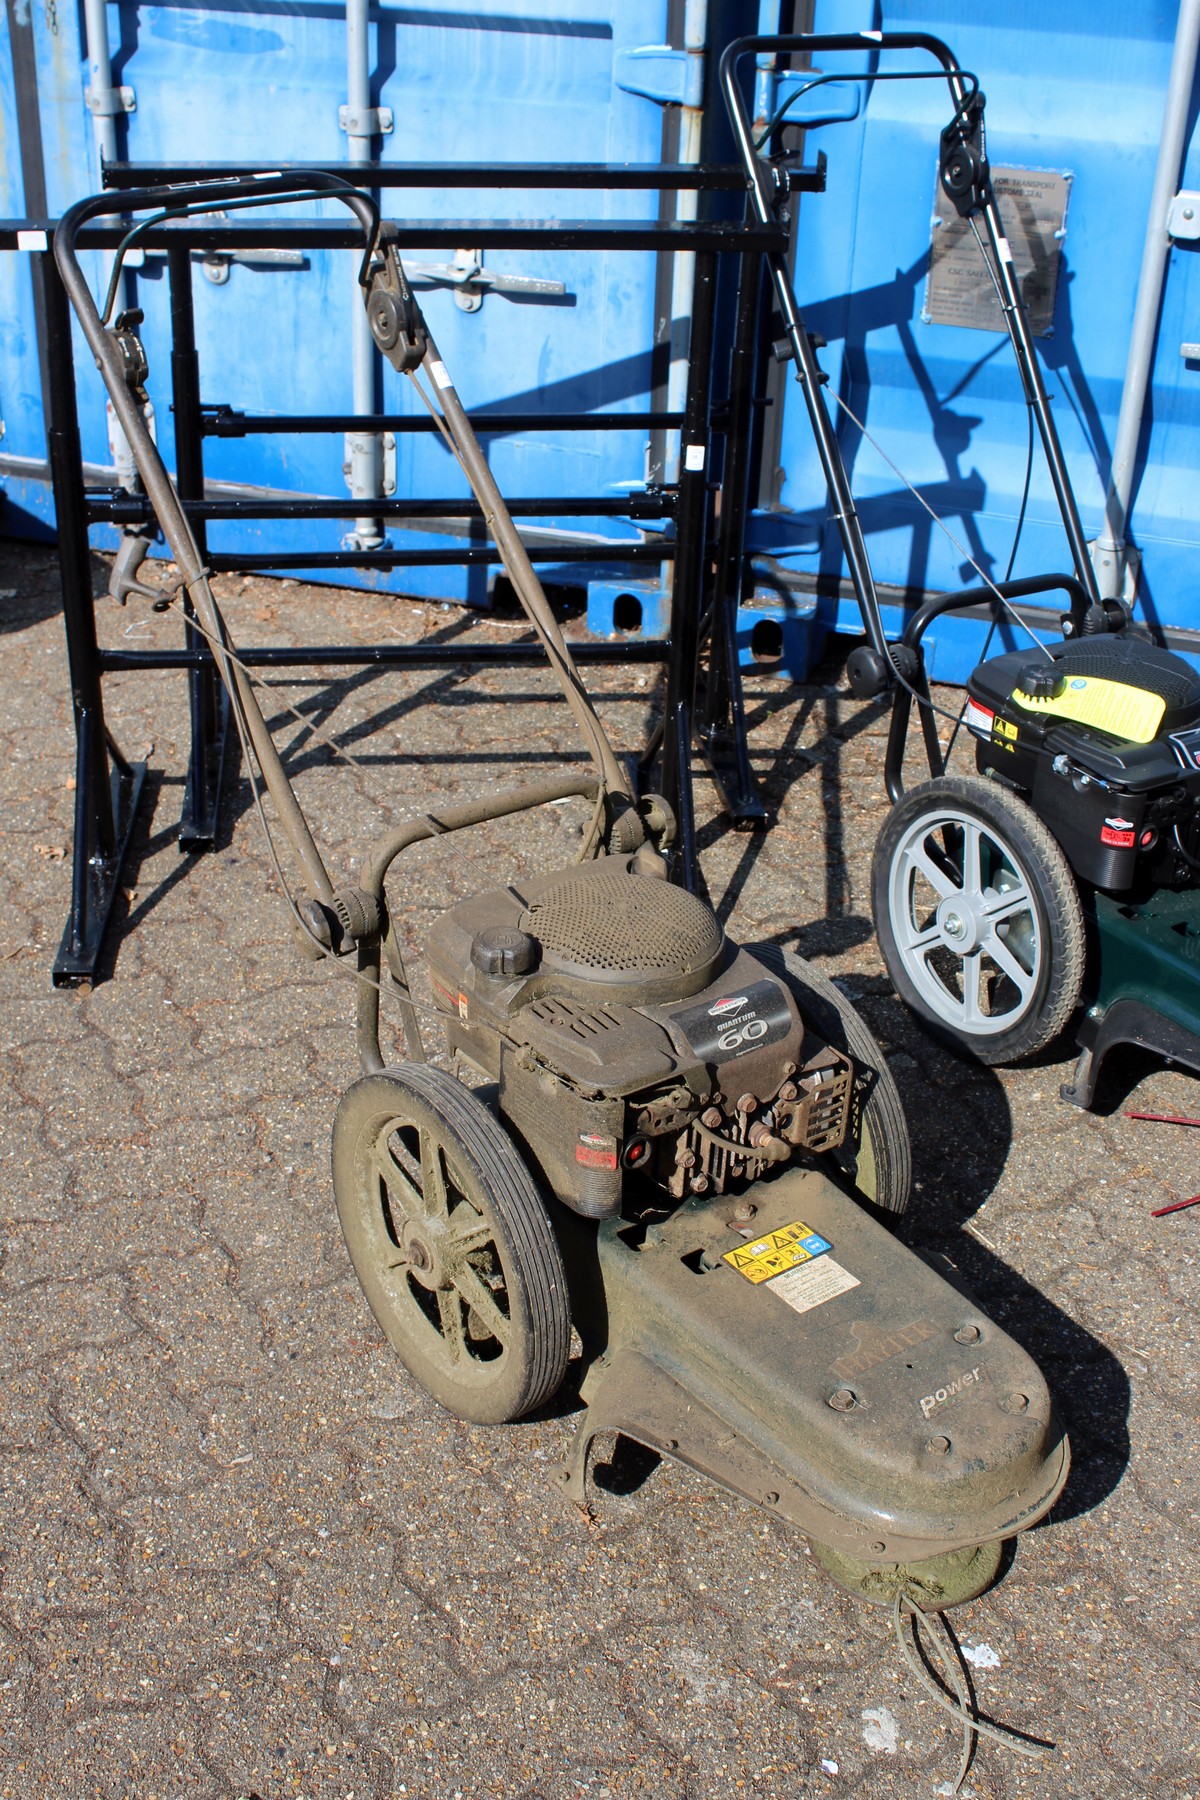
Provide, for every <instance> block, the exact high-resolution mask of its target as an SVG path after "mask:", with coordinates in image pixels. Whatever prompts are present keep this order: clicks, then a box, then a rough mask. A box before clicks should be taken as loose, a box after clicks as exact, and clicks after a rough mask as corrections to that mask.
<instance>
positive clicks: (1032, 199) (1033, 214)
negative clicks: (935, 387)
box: [921, 167, 1071, 337]
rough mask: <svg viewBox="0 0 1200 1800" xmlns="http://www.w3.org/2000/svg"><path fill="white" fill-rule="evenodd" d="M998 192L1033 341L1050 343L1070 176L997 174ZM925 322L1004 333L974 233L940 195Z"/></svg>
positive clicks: (996, 170)
mask: <svg viewBox="0 0 1200 1800" xmlns="http://www.w3.org/2000/svg"><path fill="white" fill-rule="evenodd" d="M992 184H993V186H994V187H995V190H996V199H997V201H998V203H999V207H1000V218H1001V221H1002V223H1003V226H1004V230H1005V232H1006V234H1007V236H1008V241H1009V243H1010V244H1011V245H1012V252H1013V262H1014V265H1015V267H1016V271H1017V277H1018V280H1019V281H1020V283H1021V294H1022V297H1023V299H1024V301H1025V305H1026V308H1027V310H1028V312H1029V322H1030V326H1031V328H1032V330H1033V333H1034V336H1035V337H1045V336H1046V335H1047V334H1048V332H1049V331H1050V327H1051V321H1052V320H1053V318H1054V296H1055V293H1056V292H1057V289H1058V268H1059V263H1060V262H1061V260H1062V244H1063V238H1064V236H1065V235H1066V225H1067V202H1068V199H1069V198H1070V192H1071V176H1070V175H1064V174H1060V173H1059V172H1058V171H1057V170H1054V169H1014V168H997V167H993V169H992ZM921 317H922V318H923V319H924V320H925V321H926V323H929V324H937V325H967V326H970V328H971V329H972V330H974V331H1003V330H1004V320H1003V318H1002V316H1001V313H1000V302H999V300H998V299H997V297H996V290H995V287H994V286H993V285H992V280H991V277H990V275H989V274H988V271H987V269H986V268H985V267H984V263H983V253H982V252H981V250H980V248H979V245H978V244H977V243H976V241H975V237H974V234H973V233H972V231H971V227H970V225H969V224H968V223H967V221H966V220H965V219H960V218H959V216H958V214H957V213H956V212H955V210H954V207H953V205H952V203H951V201H950V200H949V199H948V198H947V196H946V195H945V194H943V193H942V191H941V188H940V187H939V188H938V190H937V197H936V200H935V202H934V224H933V231H932V237H931V244H930V256H929V279H928V281H927V283H926V287H925V310H924V312H923V313H922V315H921Z"/></svg>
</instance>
